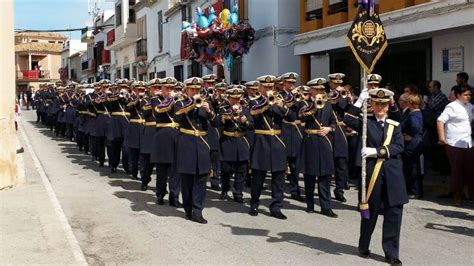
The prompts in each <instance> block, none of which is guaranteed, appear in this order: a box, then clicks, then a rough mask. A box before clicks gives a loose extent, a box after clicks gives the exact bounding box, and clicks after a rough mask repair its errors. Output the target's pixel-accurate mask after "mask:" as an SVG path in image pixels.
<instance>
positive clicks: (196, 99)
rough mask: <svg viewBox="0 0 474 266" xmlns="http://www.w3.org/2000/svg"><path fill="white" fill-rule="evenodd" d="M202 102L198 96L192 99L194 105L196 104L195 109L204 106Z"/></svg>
mask: <svg viewBox="0 0 474 266" xmlns="http://www.w3.org/2000/svg"><path fill="white" fill-rule="evenodd" d="M204 102H205V101H204V100H203V98H202V96H200V95H199V96H198V97H196V98H194V103H195V104H196V108H201V107H202V105H203V104H204Z"/></svg>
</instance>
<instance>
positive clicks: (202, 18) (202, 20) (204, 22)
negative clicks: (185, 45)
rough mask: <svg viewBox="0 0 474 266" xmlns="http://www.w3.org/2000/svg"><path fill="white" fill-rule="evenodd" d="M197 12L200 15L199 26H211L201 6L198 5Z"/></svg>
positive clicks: (203, 27) (202, 27)
mask: <svg viewBox="0 0 474 266" xmlns="http://www.w3.org/2000/svg"><path fill="white" fill-rule="evenodd" d="M196 12H197V15H198V23H197V24H198V26H199V28H201V29H205V28H207V27H209V20H208V19H207V18H206V16H205V15H204V12H202V9H201V8H200V7H197V8H196Z"/></svg>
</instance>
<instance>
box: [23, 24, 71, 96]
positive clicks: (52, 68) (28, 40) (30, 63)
mask: <svg viewBox="0 0 474 266" xmlns="http://www.w3.org/2000/svg"><path fill="white" fill-rule="evenodd" d="M65 41H66V37H65V36H63V35H62V34H58V33H48V32H22V33H16V34H15V68H16V90H17V94H18V93H20V92H24V91H26V89H27V88H28V87H33V89H34V90H37V89H39V84H40V83H44V82H51V81H57V80H59V78H60V76H59V69H60V68H61V50H62V47H63V44H64V42H65Z"/></svg>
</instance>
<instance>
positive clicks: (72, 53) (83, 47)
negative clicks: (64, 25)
mask: <svg viewBox="0 0 474 266" xmlns="http://www.w3.org/2000/svg"><path fill="white" fill-rule="evenodd" d="M86 51H87V43H83V42H81V40H67V41H66V42H65V43H64V44H63V49H62V51H61V68H60V69H59V75H60V79H61V80H62V81H75V82H80V81H81V80H82V62H81V57H82V55H83V54H85V53H86Z"/></svg>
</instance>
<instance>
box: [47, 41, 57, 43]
mask: <svg viewBox="0 0 474 266" xmlns="http://www.w3.org/2000/svg"><path fill="white" fill-rule="evenodd" d="M48 42H49V43H56V42H55V41H48Z"/></svg>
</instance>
